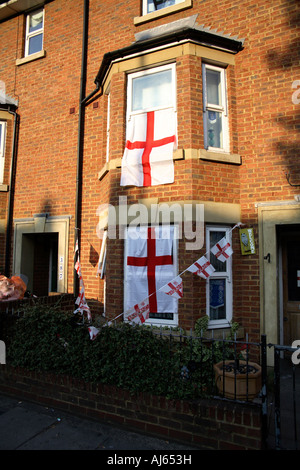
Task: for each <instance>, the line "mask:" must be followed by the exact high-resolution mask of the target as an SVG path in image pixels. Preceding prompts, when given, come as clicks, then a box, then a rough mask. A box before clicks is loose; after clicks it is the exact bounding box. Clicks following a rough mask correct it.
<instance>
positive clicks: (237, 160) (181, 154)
mask: <svg viewBox="0 0 300 470" xmlns="http://www.w3.org/2000/svg"><path fill="white" fill-rule="evenodd" d="M191 159H195V160H198V159H200V160H207V161H211V162H219V163H229V164H232V165H241V164H242V158H241V156H240V155H238V154H232V153H225V152H224V153H223V152H213V151H208V150H205V149H200V150H197V149H186V150H183V149H178V150H175V151H174V153H173V160H191ZM121 166H122V158H114V159H113V160H110V161H109V162H106V163H105V165H104V166H103V167H102V168H101V170H100V171H99V173H98V179H99V180H100V181H101V180H102V179H103V178H104V177H105V175H107V173H108V172H109V171H110V170H115V169H117V168H121ZM0 190H1V186H0Z"/></svg>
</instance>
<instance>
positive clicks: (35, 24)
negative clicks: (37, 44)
mask: <svg viewBox="0 0 300 470" xmlns="http://www.w3.org/2000/svg"><path fill="white" fill-rule="evenodd" d="M42 27H43V11H39V12H36V13H32V14H31V15H30V16H29V33H32V32H33V31H36V30H37V29H41V28H42Z"/></svg>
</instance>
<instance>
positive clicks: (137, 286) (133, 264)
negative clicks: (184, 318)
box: [124, 226, 178, 318]
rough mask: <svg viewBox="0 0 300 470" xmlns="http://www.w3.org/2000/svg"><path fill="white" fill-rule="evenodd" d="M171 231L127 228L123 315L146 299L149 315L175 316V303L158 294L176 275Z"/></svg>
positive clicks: (160, 228) (173, 232)
mask: <svg viewBox="0 0 300 470" xmlns="http://www.w3.org/2000/svg"><path fill="white" fill-rule="evenodd" d="M130 229H132V230H130ZM175 231H176V230H175V227H173V226H169V227H163V226H157V227H151V226H150V227H143V226H141V227H129V228H128V232H127V237H126V245H125V260H124V311H125V312H126V311H128V310H131V309H132V307H133V306H134V305H136V304H139V303H140V302H142V301H143V300H144V299H148V302H149V308H150V313H165V312H173V313H174V312H177V308H178V306H177V299H176V298H174V297H170V296H167V295H165V294H164V293H163V292H161V291H160V288H161V287H163V286H164V285H165V284H166V283H167V282H169V281H170V280H171V279H174V278H175V277H176V275H177V272H176V264H175V263H174V254H173V250H174V246H173V245H174V237H175ZM124 317H125V318H126V314H124Z"/></svg>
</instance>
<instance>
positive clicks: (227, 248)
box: [210, 237, 233, 262]
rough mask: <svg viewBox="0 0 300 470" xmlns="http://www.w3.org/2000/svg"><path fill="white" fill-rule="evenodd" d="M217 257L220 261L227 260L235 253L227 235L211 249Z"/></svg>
mask: <svg viewBox="0 0 300 470" xmlns="http://www.w3.org/2000/svg"><path fill="white" fill-rule="evenodd" d="M210 251H211V252H212V253H213V254H214V255H215V257H216V258H217V259H218V260H220V261H223V262H224V261H226V260H227V259H228V258H230V256H231V255H232V253H233V250H232V248H231V245H230V243H229V242H228V241H227V240H226V238H225V237H223V238H222V240H220V241H219V242H218V243H216V244H215V245H214V246H213V247H212V248H211V250H210Z"/></svg>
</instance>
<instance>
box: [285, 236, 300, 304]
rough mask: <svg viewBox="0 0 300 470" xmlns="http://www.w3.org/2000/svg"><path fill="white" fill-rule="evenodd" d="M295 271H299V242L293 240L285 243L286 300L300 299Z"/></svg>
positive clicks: (299, 289)
mask: <svg viewBox="0 0 300 470" xmlns="http://www.w3.org/2000/svg"><path fill="white" fill-rule="evenodd" d="M297 271H300V244H299V242H298V243H297V240H293V242H292V243H288V244H287V277H288V300H291V301H300V287H298V283H297Z"/></svg>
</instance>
